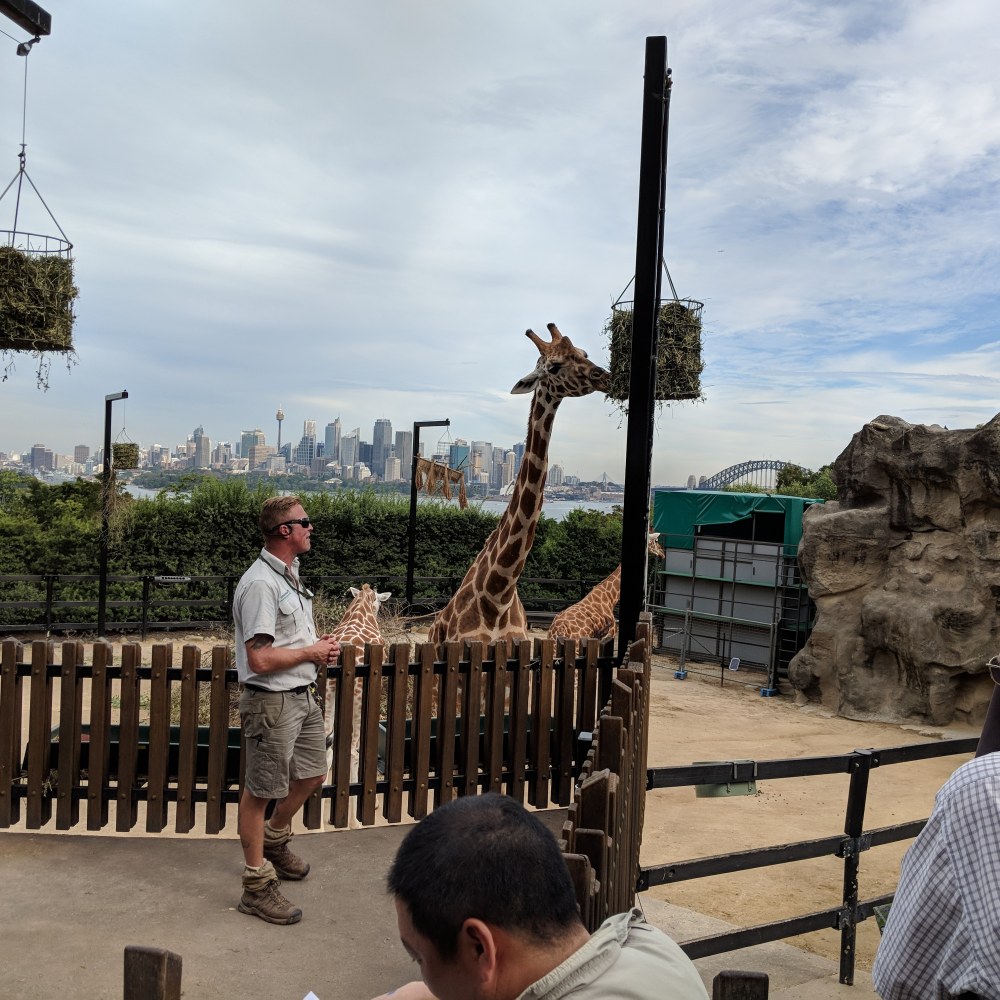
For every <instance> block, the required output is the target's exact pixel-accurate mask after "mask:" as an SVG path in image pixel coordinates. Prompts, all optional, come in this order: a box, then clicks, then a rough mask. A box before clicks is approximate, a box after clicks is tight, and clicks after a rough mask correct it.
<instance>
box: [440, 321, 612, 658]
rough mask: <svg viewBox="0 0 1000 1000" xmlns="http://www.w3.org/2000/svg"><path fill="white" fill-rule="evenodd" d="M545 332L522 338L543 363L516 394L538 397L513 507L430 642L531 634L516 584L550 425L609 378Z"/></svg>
mask: <svg viewBox="0 0 1000 1000" xmlns="http://www.w3.org/2000/svg"><path fill="white" fill-rule="evenodd" d="M548 330H549V333H550V334H551V336H552V340H551V341H550V342H548V343H546V342H545V341H544V340H542V339H541V338H540V337H539V336H538V335H537V334H536V333H535V332H534V331H533V330H526V331H525V336H527V337H529V338H530V339H531V341H532V342H533V343H534V345H535V346H536V347H537V348H538V353H539V354H540V355H541V357H540V358H539V359H538V364H537V365H536V366H535V370H534V371H533V372H531V373H530V374H528V375H526V376H525V377H524V378H522V379H521V380H520V382H518V383H517V385H515V386H514V388H513V389H511V392H512V393H525V392H531V391H532V390H534V395H533V396H532V399H531V413H530V415H529V417H528V435H527V438H526V439H525V446H524V458H523V459H522V460H521V468H520V470H519V472H518V474H517V480H516V481H515V483H514V490H513V492H512V494H511V498H510V503H509V504H508V506H507V510H506V511H504V513H503V516H502V517H501V518H500V523H499V524H497V526H496V528H495V529H494V530H493V533H492V534H491V535H490V537H489V538H488V539H487V540H486V544H485V545H484V546H483V548H482V551H481V552H480V553H479V555H478V556H476V558H475V560H474V561H473V563H472V565H471V566H470V567H469V571H468V572H467V573H466V574H465V578H464V579H463V580H462V583H461V584H460V585H459V588H458V590H456V591H455V594H454V596H453V597H452V599H451V600H450V601H449V602H448V604H447V605H446V606H445V607H444V608H442V609H441V611H439V612H438V614H437V616H436V617H435V619H434V622H433V624H432V625H431V629H430V632H429V633H428V640H429V641H430V642H438V643H439V642H445V641H448V640H466V641H475V640H481V641H482V642H497V641H499V640H501V639H506V640H510V639H522V638H524V637H525V636H527V634H528V624H527V620H526V619H525V616H524V608H523V606H522V605H521V599H520V597H518V594H517V581H518V578H519V577H520V575H521V571H522V570H523V569H524V562H525V560H526V559H527V557H528V552H529V551H531V544H532V542H533V541H534V540H535V529H536V528H537V526H538V518H539V517H540V516H541V512H542V490H543V489H544V487H545V476H546V474H547V472H548V467H549V462H548V454H549V437H550V435H551V433H552V420H553V418H554V417H555V414H556V408H557V407H558V406H559V403H560V402H561V400H562V399H563V398H565V397H566V396H586V395H588V394H589V393H592V392H606V391H607V390H608V386H609V380H610V376H609V375H608V373H607V372H606V371H605V370H604V369H603V368H601V367H600V366H598V365H595V364H594V362H593V361H590V360H588V358H587V353H586V351H582V350H580V348H578V347H574V346H573V344H572V342H571V341H570V339H569V337H564V336H563V335H562V334H561V333H560V332H559V330H558V329H557V328H556V325H555V323H549V324H548Z"/></svg>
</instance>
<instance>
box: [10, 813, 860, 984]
mask: <svg viewBox="0 0 1000 1000" xmlns="http://www.w3.org/2000/svg"><path fill="white" fill-rule="evenodd" d="M551 819H552V822H553V824H554V825H555V826H556V827H558V825H559V824H560V823H561V819H562V811H553V813H552V814H551ZM406 829H407V828H406V827H405V826H403V827H375V828H371V829H366V830H356V831H349V832H347V831H345V832H322V833H310V834H300V835H299V836H297V837H296V839H295V849H296V851H297V852H298V853H299V854H301V855H302V856H303V857H304V858H306V859H307V860H308V861H310V862H311V864H312V866H313V867H312V871H311V872H310V875H309V877H308V878H307V879H306V880H305V881H303V882H300V883H287V884H286V885H285V887H284V888H285V890H286V895H287V896H288V897H289V898H290V899H291V900H292V901H293V902H295V903H296V904H297V905H299V906H301V907H302V910H303V914H304V915H303V918H302V921H301V923H299V924H296V925H293V926H290V927H278V926H274V925H271V924H266V923H264V922H263V921H261V920H258V919H256V918H253V917H248V916H246V915H244V914H242V913H240V912H239V911H238V910H237V909H236V903H237V900H238V898H239V892H240V878H239V873H240V869H241V860H240V849H239V844H238V843H237V842H236V840H235V839H233V838H231V837H227V838H221V837H220V838H204V837H198V838H193V839H190V838H187V837H152V836H100V835H93V834H90V835H87V834H67V833H58V834H56V833H26V832H9V831H4V832H0V927H2V931H0V995H2V996H3V997H5V998H10V1000H34V998H51V997H60V998H61V1000H84V998H86V1000H121V996H122V982H123V955H124V949H125V947H126V945H145V946H152V947H157V948H166V949H169V950H170V951H173V952H176V953H177V954H178V955H180V956H181V959H182V962H183V969H182V986H183V993H184V996H185V998H188V1000H200V998H210V997H231V996H233V997H234V996H238V997H240V998H241V1000H302V998H304V997H305V996H306V994H307V993H309V992H310V991H312V992H313V993H315V995H316V996H317V997H318V998H319V1000H363V998H369V997H373V996H375V995H377V994H379V993H382V992H383V991H385V990H388V989H391V988H393V987H394V986H398V985H399V984H400V983H402V982H405V981H408V980H410V979H413V978H416V977H417V968H416V966H415V965H414V964H413V963H412V962H411V961H410V960H409V958H408V957H407V956H406V954H405V952H404V951H403V948H402V946H401V945H400V944H399V941H398V939H397V936H396V925H395V914H394V910H393V907H392V904H391V902H390V900H389V899H388V897H387V896H386V894H385V888H384V875H385V872H386V869H387V868H388V865H389V862H390V861H391V859H392V856H393V854H394V852H395V849H396V846H397V845H398V843H399V841H400V840H401V839H402V837H403V836H404V835H405V833H406ZM642 903H643V906H644V909H645V912H646V916H647V919H649V920H650V922H651V923H654V924H656V925H657V926H659V927H662V928H663V929H664V930H665V931H666V932H667V933H668V934H670V935H671V936H672V937H674V938H675V939H677V940H684V939H685V938H694V937H700V936H702V935H704V934H708V933H712V932H714V931H717V930H723V929H726V927H727V926H728V925H726V924H724V923H722V922H721V921H719V920H716V919H714V918H712V917H706V916H704V915H702V914H699V913H696V912H695V911H693V910H687V909H682V908H680V907H676V906H672V905H670V904H668V903H663V902H660V901H658V900H655V899H652V898H645V897H644V898H643V900H642ZM830 933H831V934H833V933H834V932H833V931H831V932H830ZM696 965H697V966H698V968H699V970H700V971H701V973H702V977H703V979H704V981H705V984H706V987H707V988H708V991H709V995H711V983H712V978H713V977H714V976H715V975H716V973H717V972H719V971H720V970H722V969H741V970H747V971H762V972H767V973H768V975H769V976H770V997H771V998H772V1000H826V998H829V1000H835V998H836V1000H848V998H851V997H862V996H864V997H869V998H870V997H872V996H873V995H874V994H873V992H872V987H871V980H870V978H869V976H868V975H867V974H866V973H861V972H859V973H858V974H857V977H856V980H855V985H854V986H841V985H839V983H838V982H837V968H836V965H835V963H833V962H831V961H829V960H828V959H824V958H820V957H818V956H816V955H813V954H811V953H809V952H805V951H802V950H801V949H798V948H795V947H794V946H793V945H792V944H787V943H776V944H770V945H761V946H759V947H756V948H748V949H744V950H742V951H739V952H732V953H730V954H728V955H721V956H716V957H713V958H706V959H700V960H699V961H698V962H697V963H696Z"/></svg>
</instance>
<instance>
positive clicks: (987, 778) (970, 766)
mask: <svg viewBox="0 0 1000 1000" xmlns="http://www.w3.org/2000/svg"><path fill="white" fill-rule="evenodd" d="M998 781H1000V751H997V752H995V753H988V754H984V755H983V756H982V757H973V759H972V760H968V761H966V762H965V763H964V764H963V765H962V766H961V767H959V768H957V769H956V770H955V771H954V773H953V774H952V776H951V777H950V778H949V779H948V780H947V781H946V782H945V783H944V784H943V785H942V786H941V792H940V794H941V795H942V796H944V797H947V796H948V795H954V794H955V793H957V792H960V791H962V790H963V789H967V788H970V787H974V786H976V785H983V784H995V783H996V782H998Z"/></svg>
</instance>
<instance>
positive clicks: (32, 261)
mask: <svg viewBox="0 0 1000 1000" xmlns="http://www.w3.org/2000/svg"><path fill="white" fill-rule="evenodd" d="M4 34H6V32H4ZM8 37H10V36H8ZM37 41H38V38H37V37H35V38H34V39H33V40H32V41H30V42H22V43H21V44H19V45H18V47H17V54H18V55H19V56H24V57H27V56H28V55H29V54H30V52H31V48H32V46H33V45H34V44H35V43H36V42H37ZM27 100H28V61H27V58H25V63H24V91H23V97H22V109H21V149H20V152H19V153H18V170H17V173H16V174H15V175H14V177H13V179H12V180H11V182H10V183H9V184H8V185H7V186H6V187H5V188H4V189H3V191H2V192H0V201H3V199H4V197H5V196H6V195H7V194H8V192H10V190H11V189H12V188H14V187H15V185H16V189H15V197H14V216H13V226H12V228H11V229H0V358H2V361H3V364H4V369H3V373H2V375H0V381H5V380H6V379H7V378H8V377H9V375H10V373H11V372H12V371H13V367H14V364H13V359H12V357H11V352H14V351H28V352H31V353H32V354H34V355H35V356H36V357H37V358H38V371H37V374H36V378H37V382H38V386H39V388H48V372H49V367H50V363H51V362H50V360H49V359H47V358H46V357H44V353H43V352H57V353H62V354H65V355H66V356H67V359H68V361H71V360H72V352H73V321H74V318H75V316H74V312H73V302H74V300H75V299H76V296H77V294H78V289H77V288H76V286H75V285H74V284H73V260H72V250H73V244H72V243H71V242H70V240H69V238H68V237H67V236H66V233H65V232H64V231H63V228H62V226H60V225H59V222H58V221H57V220H56V217H55V216H54V215H53V214H52V210H51V209H50V208H49V206H48V204H47V203H46V201H45V199H44V198H43V197H42V194H41V192H40V191H39V190H38V188H37V187H36V185H35V182H34V181H33V180H32V179H31V177H30V175H29V174H28V172H27V169H26V159H27V155H26V150H27V142H26V138H25V135H26V127H27V124H26V123H27ZM25 181H27V182H28V185H29V186H30V188H31V190H32V191H34V192H35V196H36V197H37V198H38V200H39V201H40V202H41V204H42V207H43V208H44V209H45V211H46V213H47V214H48V216H49V218H50V219H51V220H52V223H53V225H54V226H55V227H56V229H57V230H58V231H59V234H60V235H59V236H58V237H57V236H50V235H42V234H40V233H34V232H28V231H27V230H24V229H22V228H20V225H19V224H20V220H21V194H22V191H23V192H24V193H27V189H26V188H25V187H24V182H25Z"/></svg>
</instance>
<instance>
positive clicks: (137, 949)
mask: <svg viewBox="0 0 1000 1000" xmlns="http://www.w3.org/2000/svg"><path fill="white" fill-rule="evenodd" d="M180 997H181V957H180V955H175V954H174V953H173V952H172V951H167V950H166V949H165V948H145V947H143V946H141V945H137V944H128V945H126V946H125V991H124V1000H180Z"/></svg>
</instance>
